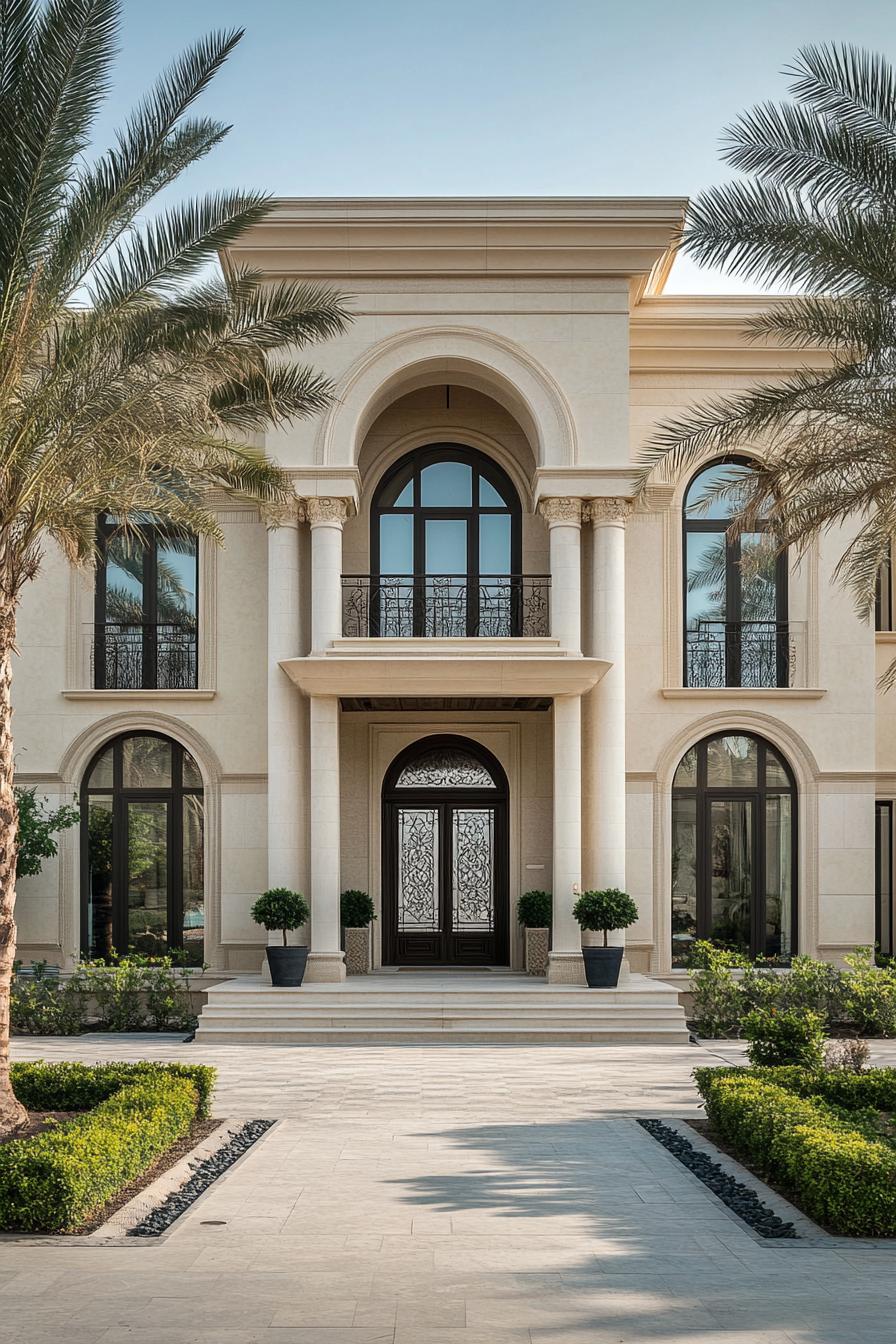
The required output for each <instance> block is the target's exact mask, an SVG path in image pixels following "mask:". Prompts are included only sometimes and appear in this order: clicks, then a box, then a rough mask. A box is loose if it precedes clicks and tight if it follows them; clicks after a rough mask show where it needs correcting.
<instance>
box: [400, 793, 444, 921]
mask: <svg viewBox="0 0 896 1344" xmlns="http://www.w3.org/2000/svg"><path fill="white" fill-rule="evenodd" d="M439 853H440V847H439V811H438V808H435V807H400V808H399V809H398V931H399V933H439V932H441V925H442V921H441V913H440V910H439Z"/></svg>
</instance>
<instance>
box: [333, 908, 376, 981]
mask: <svg viewBox="0 0 896 1344" xmlns="http://www.w3.org/2000/svg"><path fill="white" fill-rule="evenodd" d="M339 904H340V910H341V914H342V927H343V929H344V930H345V973H346V975H366V974H367V972H368V971H369V970H370V923H371V920H374V919H376V911H375V910H374V908H373V901H372V900H371V899H370V897H369V896H368V895H367V892H366V891H351V890H349V891H344V892H343V893H342V896H341V898H340V902H339Z"/></svg>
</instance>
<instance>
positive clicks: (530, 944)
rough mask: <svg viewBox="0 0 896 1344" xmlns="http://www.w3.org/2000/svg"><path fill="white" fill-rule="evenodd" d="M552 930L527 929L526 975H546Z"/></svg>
mask: <svg viewBox="0 0 896 1344" xmlns="http://www.w3.org/2000/svg"><path fill="white" fill-rule="evenodd" d="M550 932H551V931H550V929H526V930H525V934H526V974H527V975H546V974H547V970H548V944H549V942H550Z"/></svg>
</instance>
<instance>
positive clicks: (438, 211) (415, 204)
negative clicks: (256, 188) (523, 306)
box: [222, 196, 686, 299]
mask: <svg viewBox="0 0 896 1344" xmlns="http://www.w3.org/2000/svg"><path fill="white" fill-rule="evenodd" d="M685 205H686V201H685V200H684V199H683V198H680V197H580V196H570V197H483V198H476V197H451V198H437V197H429V198H427V197H410V198H398V197H382V198H377V197H370V198H360V197H348V198H339V199H322V198H308V199H282V200H278V201H275V202H274V203H273V205H272V207H271V210H270V213H269V214H268V215H267V217H266V218H265V219H264V220H263V221H262V222H261V223H259V224H257V225H255V227H254V228H252V229H250V230H248V231H247V232H246V233H245V234H244V235H243V236H242V237H241V238H240V239H239V241H238V243H236V244H235V245H233V246H231V247H229V248H228V249H226V250H225V253H224V254H222V261H223V263H224V265H225V266H227V265H233V264H236V265H239V266H249V267H252V268H254V269H257V270H260V271H261V272H262V273H263V274H265V275H269V276H302V277H307V278H320V279H323V278H326V279H332V280H339V281H342V282H343V283H344V282H346V281H350V280H351V278H352V277H354V276H358V277H359V278H360V277H395V278H396V279H401V278H409V277H417V278H419V277H438V276H445V277H459V276H488V277H492V278H494V277H511V276H517V277H519V276H591V277H594V276H604V277H613V278H619V279H629V280H630V281H632V282H633V290H634V296H635V298H636V299H637V297H638V296H639V295H640V294H643V293H645V292H656V291H657V290H658V289H661V287H662V283H663V281H664V279H665V276H666V274H667V273H668V269H669V266H670V265H671V259H672V244H673V241H674V238H675V237H676V236H677V233H678V231H679V229H680V227H681V223H682V219H683V216H684V210H685Z"/></svg>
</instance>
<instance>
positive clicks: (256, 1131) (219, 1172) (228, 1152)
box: [128, 1120, 274, 1237]
mask: <svg viewBox="0 0 896 1344" xmlns="http://www.w3.org/2000/svg"><path fill="white" fill-rule="evenodd" d="M273 1124H274V1121H273V1120H247V1121H246V1123H245V1124H244V1125H241V1126H240V1128H239V1129H238V1130H237V1131H236V1133H235V1134H231V1136H230V1138H229V1139H228V1140H227V1142H226V1143H222V1145H221V1147H220V1148H219V1149H218V1150H217V1151H216V1152H214V1153H212V1155H211V1157H206V1158H204V1159H203V1161H202V1162H191V1163H190V1167H191V1169H192V1172H193V1175H192V1176H190V1177H188V1179H187V1180H186V1181H184V1183H183V1185H182V1186H181V1187H180V1188H179V1189H178V1190H173V1191H172V1192H171V1194H170V1195H168V1196H167V1198H165V1199H164V1200H163V1201H162V1203H161V1204H160V1205H159V1206H158V1208H155V1209H153V1210H152V1212H151V1213H148V1214H147V1215H146V1217H145V1218H143V1219H142V1220H141V1221H140V1222H139V1223H137V1224H136V1226H134V1227H132V1228H130V1229H129V1230H128V1236H129V1237H160V1236H161V1235H162V1233H163V1232H167V1230H168V1228H169V1227H170V1226H171V1224H172V1223H173V1222H175V1221H176V1219H178V1218H179V1217H180V1216H181V1214H182V1213H186V1211H187V1209H188V1208H189V1207H190V1205H191V1204H195V1202H196V1200H197V1199H198V1198H199V1196H200V1195H201V1194H202V1193H203V1191H205V1190H207V1189H208V1188H209V1186H210V1185H213V1184H214V1182H215V1181H216V1180H217V1179H218V1177H219V1176H223V1175H224V1173H225V1171H227V1169H228V1167H232V1166H233V1164H234V1162H237V1161H239V1159H240V1158H241V1157H242V1155H243V1153H246V1152H248V1151H249V1149H250V1148H251V1147H252V1145H253V1144H254V1143H257V1142H258V1140H259V1139H260V1138H261V1137H262V1135H263V1134H266V1133H267V1132H268V1130H269V1129H270V1128H271V1125H273Z"/></svg>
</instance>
